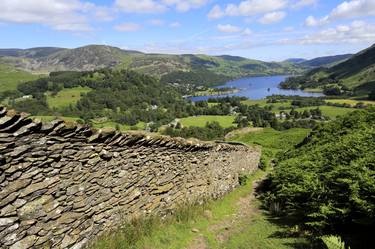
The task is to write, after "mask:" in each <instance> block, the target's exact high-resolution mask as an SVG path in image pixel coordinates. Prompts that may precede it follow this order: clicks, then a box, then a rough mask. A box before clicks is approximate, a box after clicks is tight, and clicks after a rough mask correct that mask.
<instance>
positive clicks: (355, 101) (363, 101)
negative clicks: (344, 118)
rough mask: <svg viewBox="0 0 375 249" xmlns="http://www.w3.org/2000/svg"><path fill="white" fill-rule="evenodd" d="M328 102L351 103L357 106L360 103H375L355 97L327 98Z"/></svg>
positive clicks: (374, 102) (374, 103)
mask: <svg viewBox="0 0 375 249" xmlns="http://www.w3.org/2000/svg"><path fill="white" fill-rule="evenodd" d="M326 102H329V103H337V104H349V105H351V106H355V105H356V104H358V103H364V104H366V105H375V101H370V100H354V99H327V100H326Z"/></svg>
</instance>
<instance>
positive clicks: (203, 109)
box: [0, 69, 324, 140]
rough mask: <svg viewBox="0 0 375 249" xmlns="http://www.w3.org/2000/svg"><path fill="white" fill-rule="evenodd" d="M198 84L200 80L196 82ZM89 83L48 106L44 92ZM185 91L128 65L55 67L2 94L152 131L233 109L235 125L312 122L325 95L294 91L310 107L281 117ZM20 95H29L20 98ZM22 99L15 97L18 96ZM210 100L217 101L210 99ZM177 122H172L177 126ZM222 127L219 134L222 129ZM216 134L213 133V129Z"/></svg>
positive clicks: (23, 105) (32, 108)
mask: <svg viewBox="0 0 375 249" xmlns="http://www.w3.org/2000/svg"><path fill="white" fill-rule="evenodd" d="M196 84H198V83H196ZM78 86H80V87H89V88H90V89H91V91H89V92H88V93H85V94H82V96H81V98H80V100H79V101H78V102H77V104H71V105H70V106H68V107H65V108H61V109H55V108H50V107H49V106H48V103H47V101H46V94H47V93H48V94H51V95H52V96H53V95H54V94H57V93H58V92H59V91H61V90H62V89H67V88H74V87H78ZM182 94H183V91H180V88H179V87H178V86H177V87H176V86H175V85H174V84H167V83H165V82H164V83H162V82H161V81H158V80H157V79H155V78H153V77H151V76H147V75H142V74H139V73H136V72H134V71H129V70H111V69H101V70H96V71H90V72H54V73H51V74H50V76H49V77H45V78H40V79H37V80H35V81H31V82H26V83H23V84H20V85H18V89H17V91H8V92H4V93H3V94H2V96H0V97H1V98H2V99H4V98H6V97H7V98H10V99H13V101H10V104H11V106H12V107H13V108H15V109H17V110H18V111H24V112H28V113H31V114H32V115H61V116H68V117H72V116H73V117H79V118H80V119H82V120H84V122H86V123H90V122H91V120H93V119H97V118H103V117H105V118H106V119H108V120H110V121H113V122H116V123H119V124H125V125H129V126H134V125H136V124H137V123H139V122H144V123H149V124H151V126H152V130H153V131H156V130H157V129H158V127H160V126H161V125H165V124H168V123H170V122H172V121H173V120H174V119H176V118H183V117H188V116H197V115H235V116H236V121H235V123H234V124H233V127H247V126H256V127H273V128H275V129H277V130H283V129H289V128H294V127H304V128H312V127H314V126H315V124H316V120H323V119H324V118H323V117H322V114H321V112H320V111H319V109H316V106H319V105H323V104H324V101H323V100H321V99H314V98H300V97H297V96H295V97H294V99H293V102H292V104H293V106H295V107H310V106H311V107H313V106H315V108H312V109H311V110H307V111H304V112H303V113H299V112H297V111H295V110H293V109H292V110H280V116H281V117H284V118H282V119H281V120H280V119H279V118H277V117H276V115H275V114H274V113H273V112H272V111H271V110H270V108H268V107H260V106H257V105H253V106H249V105H246V104H243V103H242V102H241V101H244V100H245V99H244V98H239V97H226V98H218V99H209V100H208V101H198V102H195V103H194V102H191V101H189V100H186V99H184V98H183V97H182ZM22 96H31V97H29V98H26V99H23V98H22ZM17 97H18V98H21V100H20V101H15V99H16V98H17ZM280 101H285V98H283V96H273V97H271V98H270V99H269V100H268V102H269V104H270V105H272V103H277V102H280ZM209 103H215V104H214V105H209ZM175 128H176V127H174V129H175ZM188 129H193V128H184V130H183V131H182V130H178V129H175V131H173V132H171V131H170V130H169V131H168V134H169V135H176V136H182V137H194V136H195V137H197V138H201V139H205V140H206V139H212V138H215V139H219V138H222V137H223V135H220V136H218V135H217V134H216V133H215V132H216V131H212V129H211V130H210V129H207V131H206V132H203V133H207V134H211V133H212V134H211V135H212V136H211V135H209V136H205V135H199V134H203V133H201V132H197V131H191V130H188ZM221 129H222V132H221V133H222V134H225V133H226V132H225V130H224V129H223V128H221ZM214 133H215V134H216V135H213V134H214Z"/></svg>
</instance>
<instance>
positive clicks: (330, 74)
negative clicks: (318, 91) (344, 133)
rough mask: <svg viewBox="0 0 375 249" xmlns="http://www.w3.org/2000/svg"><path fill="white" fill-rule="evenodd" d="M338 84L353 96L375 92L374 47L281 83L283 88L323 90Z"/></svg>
mask: <svg viewBox="0 0 375 249" xmlns="http://www.w3.org/2000/svg"><path fill="white" fill-rule="evenodd" d="M332 84H338V85H340V86H341V87H345V88H346V89H349V90H350V91H352V92H353V93H354V94H355V95H360V94H367V93H368V92H370V91H372V90H375V45H373V46H371V47H369V48H367V49H365V50H363V51H360V52H359V53H357V54H355V55H353V56H351V57H350V58H349V59H346V60H344V61H343V62H341V63H339V64H337V65H334V66H331V67H329V68H323V67H321V68H316V69H313V70H311V71H310V72H308V73H306V74H305V75H304V76H302V77H296V78H291V79H289V80H288V81H286V82H284V83H282V87H283V88H302V89H303V88H324V87H325V86H327V85H332Z"/></svg>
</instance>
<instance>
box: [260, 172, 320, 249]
mask: <svg viewBox="0 0 375 249" xmlns="http://www.w3.org/2000/svg"><path fill="white" fill-rule="evenodd" d="M269 185H270V181H269V180H268V179H265V180H263V181H262V182H261V183H259V185H258V186H257V188H256V189H255V191H256V192H255V194H256V196H261V194H262V193H264V192H265V191H267V189H269ZM258 199H260V200H261V197H260V198H258ZM260 209H261V210H262V212H263V215H264V216H265V218H266V220H267V221H268V222H269V223H271V224H273V225H275V226H277V227H278V228H279V230H278V231H276V232H274V233H272V234H271V235H270V236H269V238H278V239H290V238H295V239H296V240H295V241H293V242H285V243H283V244H284V245H285V246H288V247H291V248H295V249H326V246H325V245H324V244H323V242H322V241H321V240H320V239H314V237H312V236H311V234H309V233H307V232H304V231H303V230H301V229H300V226H299V224H300V219H299V218H298V217H297V216H276V215H273V214H271V212H270V211H269V210H268V209H267V208H266V207H265V206H261V207H260Z"/></svg>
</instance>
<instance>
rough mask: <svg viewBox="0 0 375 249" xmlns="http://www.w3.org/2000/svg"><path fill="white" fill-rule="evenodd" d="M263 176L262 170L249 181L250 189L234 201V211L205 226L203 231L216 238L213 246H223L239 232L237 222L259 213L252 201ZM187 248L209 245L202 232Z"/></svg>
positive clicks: (207, 246)
mask: <svg viewBox="0 0 375 249" xmlns="http://www.w3.org/2000/svg"><path fill="white" fill-rule="evenodd" d="M265 176H266V174H265V172H262V173H261V174H260V175H259V178H258V179H256V180H255V181H254V182H252V183H251V189H249V191H250V192H249V193H248V194H246V195H245V196H243V197H240V198H239V199H238V200H236V202H235V203H234V206H235V207H236V212H235V213H234V214H233V215H231V216H228V217H226V218H224V219H223V220H220V221H219V222H218V223H213V224H210V225H209V226H208V227H207V229H206V231H205V233H210V234H212V235H213V237H214V238H215V239H216V245H214V246H215V247H219V248H221V247H223V246H224V245H225V244H226V243H228V241H229V239H230V238H231V236H232V235H234V234H236V233H238V232H239V231H238V229H239V227H238V225H239V224H241V223H243V221H245V220H249V221H251V220H252V219H253V218H254V216H256V215H259V213H260V210H259V209H258V208H257V207H256V205H253V201H254V200H255V198H256V192H255V190H256V188H257V187H258V186H259V184H260V182H261V181H262V180H264V178H265ZM241 230H242V229H241ZM187 248H188V249H209V248H210V245H209V243H207V238H206V237H205V236H204V234H199V235H197V237H195V238H194V239H193V240H192V242H191V243H190V245H188V246H187Z"/></svg>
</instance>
